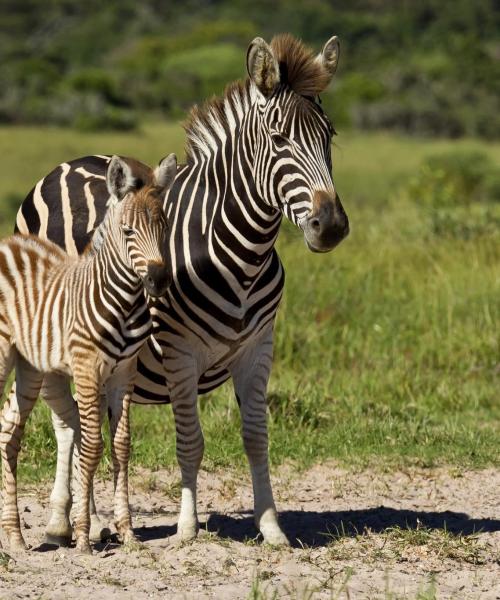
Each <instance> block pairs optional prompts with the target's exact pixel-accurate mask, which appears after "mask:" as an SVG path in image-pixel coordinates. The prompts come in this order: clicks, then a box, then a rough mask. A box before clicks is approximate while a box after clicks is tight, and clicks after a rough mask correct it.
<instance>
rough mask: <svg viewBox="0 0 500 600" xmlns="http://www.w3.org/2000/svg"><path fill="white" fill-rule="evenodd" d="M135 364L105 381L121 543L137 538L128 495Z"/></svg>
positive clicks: (118, 529) (116, 517)
mask: <svg viewBox="0 0 500 600" xmlns="http://www.w3.org/2000/svg"><path fill="white" fill-rule="evenodd" d="M134 371H135V360H134V365H133V366H129V365H125V366H122V368H121V369H120V370H119V371H118V372H117V373H116V374H114V376H113V377H112V378H111V379H110V380H109V381H108V383H107V386H106V389H107V394H106V396H107V399H108V414H109V417H110V430H111V455H112V458H113V473H114V488H115V498H114V513H115V526H116V529H117V531H118V535H119V536H120V539H121V540H122V542H123V543H124V544H131V543H133V542H134V541H136V537H135V535H134V532H133V530H132V519H131V516H130V506H129V494H128V463H129V458H130V421H129V410H130V399H131V395H132V391H133V387H134V385H133V373H134Z"/></svg>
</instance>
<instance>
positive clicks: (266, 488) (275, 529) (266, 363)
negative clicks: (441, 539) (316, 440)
mask: <svg viewBox="0 0 500 600" xmlns="http://www.w3.org/2000/svg"><path fill="white" fill-rule="evenodd" d="M272 359H273V338H272V329H270V330H269V331H268V333H267V334H266V335H265V336H264V337H263V338H261V339H260V340H259V341H258V342H257V344H256V346H254V347H253V348H251V349H250V350H249V351H247V352H246V353H245V354H244V355H243V356H241V357H239V358H238V360H237V362H236V363H235V364H234V365H233V366H232V367H231V374H232V376H233V383H234V389H235V392H236V398H237V399H238V404H239V406H240V413H241V421H242V424H241V432H242V437H243V445H244V447H245V452H246V454H247V457H248V462H249V463H250V470H251V473H252V484H253V493H254V518H255V524H256V526H257V528H258V529H259V530H260V532H261V533H262V535H263V536H264V542H266V543H268V544H273V545H279V544H286V545H288V544H289V542H288V539H287V537H286V535H285V534H284V533H283V531H282V530H281V528H280V526H279V524H278V515H277V513H276V506H275V504H274V499H273V491H272V488H271V481H270V478H269V460H268V436H267V415H266V412H267V399H266V391H267V383H268V381H269V374H270V370H271V366H272Z"/></svg>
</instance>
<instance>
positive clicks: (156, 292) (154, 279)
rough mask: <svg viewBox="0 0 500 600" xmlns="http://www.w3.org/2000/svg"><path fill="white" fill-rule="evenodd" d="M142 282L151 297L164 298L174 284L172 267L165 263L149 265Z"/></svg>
mask: <svg viewBox="0 0 500 600" xmlns="http://www.w3.org/2000/svg"><path fill="white" fill-rule="evenodd" d="M142 282H143V284H144V289H145V290H146V292H147V293H148V294H149V295H150V296H153V297H154V298H158V297H159V296H163V294H165V292H166V291H167V289H168V287H169V285H170V284H171V283H172V272H171V270H170V267H169V266H167V265H166V264H164V263H149V265H148V272H147V274H146V275H145V276H144V277H143V279H142Z"/></svg>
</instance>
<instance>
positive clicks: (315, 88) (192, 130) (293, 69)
mask: <svg viewBox="0 0 500 600" xmlns="http://www.w3.org/2000/svg"><path fill="white" fill-rule="evenodd" d="M270 46H271V48H272V50H273V53H274V56H275V57H276V60H277V61H278V64H279V69H280V80H281V84H283V85H286V86H288V87H289V88H290V89H292V90H293V91H294V92H296V93H297V94H299V95H300V96H312V97H314V96H317V95H318V94H320V93H321V92H323V91H324V90H325V88H326V87H327V86H328V84H329V83H330V79H331V75H330V74H329V73H328V71H327V70H326V69H325V67H324V66H323V63H322V62H321V61H320V60H317V57H316V55H315V54H314V52H313V51H312V50H311V49H310V48H308V47H307V46H305V45H304V43H303V42H302V41H301V40H299V39H297V38H295V37H293V35H291V34H289V33H283V34H280V35H276V36H275V37H274V38H273V39H272V40H271V44H270ZM252 88H253V84H252V82H251V81H250V79H246V81H235V82H233V83H230V84H229V85H228V86H227V87H226V89H225V90H224V93H223V94H222V96H214V97H213V98H211V99H210V100H207V101H206V102H204V103H203V104H202V105H195V106H194V107H193V108H192V109H191V111H190V113H189V115H188V117H187V119H186V121H185V122H184V129H185V131H186V135H187V143H186V155H187V157H188V159H189V158H190V157H192V156H193V154H194V153H195V152H196V150H197V149H201V150H202V151H203V149H204V147H206V145H207V143H209V142H210V138H211V137H212V136H213V134H216V135H217V131H220V128H221V127H222V128H227V125H228V120H229V119H228V113H229V112H233V113H241V112H242V111H246V110H247V108H248V107H249V106H250V104H251V103H252V100H251V96H252V91H253V90H252Z"/></svg>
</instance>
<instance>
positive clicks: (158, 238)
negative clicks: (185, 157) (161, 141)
mask: <svg viewBox="0 0 500 600" xmlns="http://www.w3.org/2000/svg"><path fill="white" fill-rule="evenodd" d="M176 171H177V159H176V157H175V154H170V155H169V156H167V157H166V158H164V159H163V160H162V161H161V162H160V164H159V165H158V167H157V168H156V169H155V170H154V171H152V170H151V173H150V177H148V181H147V182H146V183H144V182H143V181H138V180H137V178H136V177H134V174H133V171H132V169H131V168H130V166H129V164H127V162H126V161H125V160H124V159H122V158H120V157H119V156H113V157H112V158H111V160H110V162H109V165H108V170H107V173H106V185H107V187H108V191H109V193H110V194H111V195H112V196H113V197H114V198H115V199H116V200H117V201H118V202H117V203H116V205H115V206H114V207H112V208H111V209H110V210H113V211H115V213H116V217H115V218H116V221H115V223H116V225H117V226H118V231H117V234H118V241H119V247H120V250H121V254H122V259H123V260H124V261H125V262H126V263H127V264H128V265H129V267H130V268H131V269H132V270H133V271H134V272H135V274H136V275H137V277H138V278H139V279H140V280H141V281H142V283H143V285H144V288H145V290H146V291H147V293H148V294H149V295H151V296H153V297H158V296H162V295H163V294H164V293H165V292H166V291H167V288H168V286H169V285H170V283H171V282H172V266H171V261H170V258H169V255H168V251H167V249H168V239H167V238H168V226H167V219H166V216H165V212H164V210H163V203H162V199H163V197H164V195H165V193H166V192H167V191H168V189H169V188H170V186H171V185H172V182H173V181H174V178H175V175H176Z"/></svg>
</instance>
